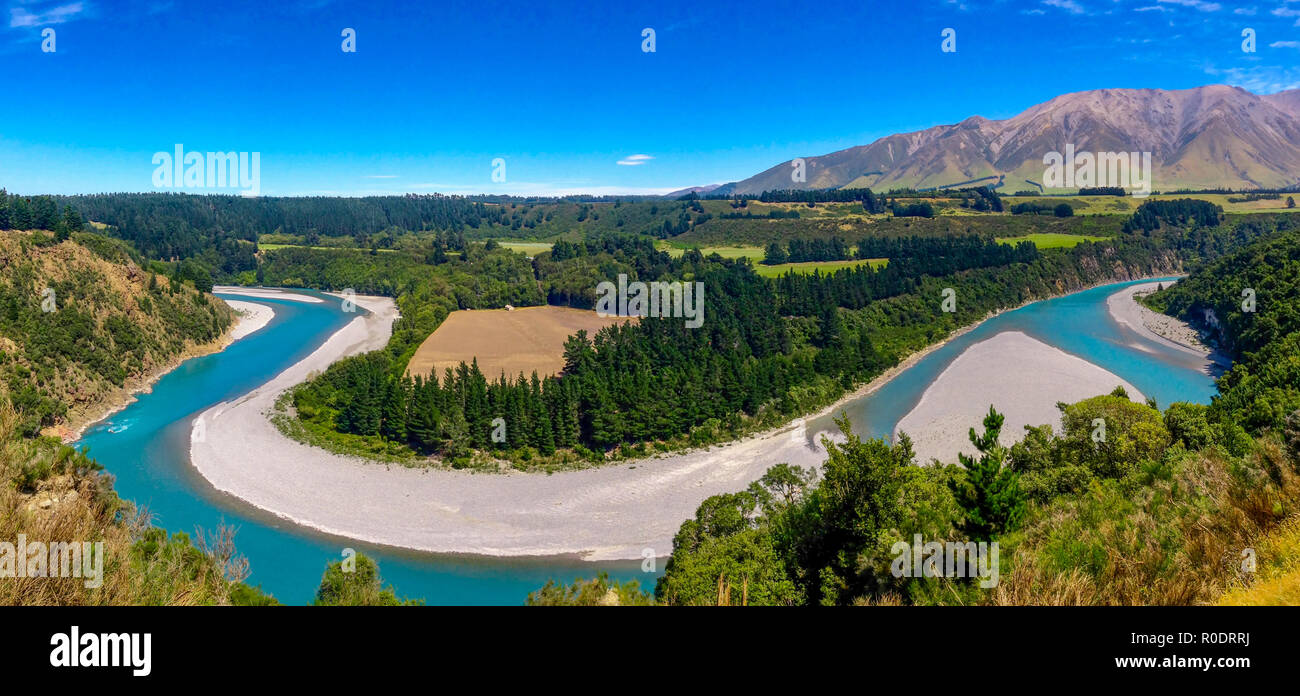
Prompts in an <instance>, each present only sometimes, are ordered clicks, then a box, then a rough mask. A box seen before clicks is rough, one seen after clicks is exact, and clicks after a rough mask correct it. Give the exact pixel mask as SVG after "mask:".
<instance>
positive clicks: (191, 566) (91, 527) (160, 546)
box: [0, 395, 248, 606]
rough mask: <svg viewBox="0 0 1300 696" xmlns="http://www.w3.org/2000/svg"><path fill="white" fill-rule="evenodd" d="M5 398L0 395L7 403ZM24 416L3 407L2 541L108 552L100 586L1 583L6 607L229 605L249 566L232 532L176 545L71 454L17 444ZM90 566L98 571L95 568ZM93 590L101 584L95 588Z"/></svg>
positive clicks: (29, 580)
mask: <svg viewBox="0 0 1300 696" xmlns="http://www.w3.org/2000/svg"><path fill="white" fill-rule="evenodd" d="M0 396H2V395H0ZM17 421H18V417H17V414H16V413H15V412H14V410H13V408H12V406H10V404H9V403H8V402H7V401H0V541H4V542H8V543H10V544H15V545H16V544H17V542H18V539H19V535H23V536H24V537H25V539H26V542H27V543H28V544H31V543H33V542H41V543H44V544H49V543H57V542H76V543H81V542H89V543H91V544H95V543H102V544H103V546H102V549H103V553H102V575H101V576H100V578H99V583H98V586H97V587H87V580H88V579H87V578H85V577H58V578H53V577H24V578H19V577H7V578H3V579H0V604H2V605H76V606H84V605H138V604H228V603H229V602H230V595H231V591H232V589H233V587H234V583H235V582H238V581H242V580H243V579H244V578H245V577H246V576H247V570H248V568H247V561H246V560H243V559H242V558H241V557H239V556H238V555H237V554H236V553H235V551H234V543H233V536H234V532H233V530H231V529H230V528H228V527H224V526H223V527H221V528H219V529H218V530H216V531H215V532H213V533H212V534H210V535H204V534H202V533H200V535H199V536H200V539H201V542H200V548H198V549H196V548H194V546H192V545H190V543H189V541H188V538H187V537H185V535H177V536H174V537H171V538H168V537H167V536H166V533H165V532H163V531H162V530H160V529H157V528H153V527H151V526H150V524H149V515H148V513H146V512H144V511H140V510H136V509H134V508H133V506H131V505H129V504H127V503H124V502H122V501H121V500H120V499H119V498H118V497H117V495H116V494H115V493H114V492H113V490H112V482H111V479H110V478H109V477H107V476H105V475H103V474H101V473H99V472H98V471H95V469H94V466H93V464H91V463H90V462H89V460H87V459H85V458H84V457H82V456H81V455H79V454H77V453H76V452H74V451H73V450H72V449H71V448H68V447H65V446H62V445H60V444H58V443H57V442H55V441H53V440H50V439H43V440H32V439H23V438H19V437H16V436H15V432H14V429H15V426H16V424H17ZM92 567H93V564H92ZM90 584H92V585H93V584H96V583H95V582H93V581H91V583H90Z"/></svg>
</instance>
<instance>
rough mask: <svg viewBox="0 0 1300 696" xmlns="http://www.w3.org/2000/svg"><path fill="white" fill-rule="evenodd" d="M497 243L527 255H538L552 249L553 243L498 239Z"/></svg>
mask: <svg viewBox="0 0 1300 696" xmlns="http://www.w3.org/2000/svg"><path fill="white" fill-rule="evenodd" d="M497 244H500V245H501V246H503V247H505V248H507V249H509V250H511V251H518V252H522V253H524V254H525V255H527V256H536V255H538V254H540V253H542V252H544V251H550V250H551V246H552V244H551V243H550V242H510V241H503V240H500V239H498V240H497Z"/></svg>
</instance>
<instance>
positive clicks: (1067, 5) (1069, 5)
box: [1043, 0, 1084, 14]
mask: <svg viewBox="0 0 1300 696" xmlns="http://www.w3.org/2000/svg"><path fill="white" fill-rule="evenodd" d="M1043 4H1044V5H1047V6H1048V7H1055V8H1057V9H1061V10H1065V11H1066V12H1069V13H1070V14H1083V13H1084V9H1083V5H1080V4H1079V3H1077V2H1075V1H1074V0H1043Z"/></svg>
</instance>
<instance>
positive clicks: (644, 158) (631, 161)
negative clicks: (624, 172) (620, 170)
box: [618, 155, 654, 167]
mask: <svg viewBox="0 0 1300 696" xmlns="http://www.w3.org/2000/svg"><path fill="white" fill-rule="evenodd" d="M652 159H654V158H653V157H651V156H650V155H631V156H629V157H624V158H623V159H621V160H619V161H618V164H619V166H622V167H639V166H641V165H643V164H645V163H646V162H649V161H650V160H652Z"/></svg>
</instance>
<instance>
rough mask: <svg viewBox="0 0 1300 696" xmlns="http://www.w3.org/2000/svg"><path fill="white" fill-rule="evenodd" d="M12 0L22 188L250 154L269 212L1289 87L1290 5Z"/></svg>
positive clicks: (688, 172) (10, 153)
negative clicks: (1058, 102) (1231, 90)
mask: <svg viewBox="0 0 1300 696" xmlns="http://www.w3.org/2000/svg"><path fill="white" fill-rule="evenodd" d="M3 2H7V5H4V15H3V16H0V21H2V22H3V24H0V65H3V66H4V74H5V75H6V77H7V83H8V85H9V89H8V90H6V93H7V94H6V96H7V99H6V103H5V106H4V107H3V109H0V186H2V187H6V188H8V189H9V190H10V191H14V192H19V193H24V194H35V193H90V192H101V191H149V190H155V189H154V187H153V182H152V174H153V172H154V168H155V167H154V165H153V163H152V161H151V158H152V155H153V153H155V152H159V151H167V152H170V151H171V150H172V149H173V147H174V145H175V144H177V143H180V144H183V145H184V146H185V148H186V149H187V150H193V151H218V150H219V151H245V152H260V153H261V192H262V194H263V195H365V194H376V193H378V194H382V193H405V192H415V193H431V192H435V191H438V192H443V193H475V192H477V193H513V194H555V193H571V192H587V193H596V194H600V193H661V192H666V191H669V190H672V189H676V188H680V187H684V186H689V185H696V184H707V183H721V182H726V181H733V180H737V179H741V178H744V177H747V176H749V175H752V174H754V173H756V172H758V171H761V170H763V169H766V168H768V167H770V166H772V165H774V164H777V163H779V162H781V161H784V160H787V159H790V158H792V157H799V156H809V155H818V154H824V153H826V152H831V151H834V150H837V149H841V148H844V147H849V146H852V145H860V144H865V143H868V142H870V141H872V140H874V139H876V138H878V137H881V136H884V135H888V134H890V133H894V132H900V131H909V130H917V129H920V128H925V127H929V126H932V125H936V124H943V123H954V122H957V121H960V120H962V119H964V118H966V117H968V116H971V115H974V114H979V115H982V116H985V117H988V118H995V119H996V118H1006V117H1009V116H1012V115H1015V114H1016V113H1018V112H1020V111H1022V110H1024V109H1025V108H1027V107H1029V106H1032V105H1033V104H1036V103H1039V102H1042V101H1046V100H1047V99H1050V98H1051V97H1054V96H1056V95H1058V94H1062V93H1066V92H1075V91H1080V90H1086V89H1096V88H1103V87H1158V88H1165V89H1181V88H1189V87H1196V86H1200V85H1205V84H1214V83H1227V84H1234V85H1239V86H1242V87H1245V88H1247V89H1250V90H1251V91H1255V92H1276V91H1280V90H1283V89H1293V88H1297V87H1300V0H1288V1H1282V2H1228V1H1226V0H1225V1H1223V2H1208V1H1204V0H1014V1H1013V0H888V1H886V2H877V1H872V2H864V1H862V0H858V1H856V2H843V3H838V2H816V3H812V2H806V1H796V2H764V1H762V0H757V1H746V2H744V3H740V2H733V3H718V2H712V3H709V2H698V1H696V2H690V3H686V2H676V1H673V2H655V3H648V2H647V3H626V2H617V1H616V2H610V3H601V2H591V1H590V0H584V1H583V2H568V1H562V2H541V1H538V0H533V1H531V2H497V1H496V0H473V1H472V2H461V1H459V0H435V1H430V2H404V3H389V2H383V1H380V2H349V1H344V0H336V1H329V0H314V1H304V2H294V1H293V0H285V1H284V2H282V3H270V2H265V3H264V2H248V3H244V2H229V3H221V4H215V3H200V2H187V1H182V0H175V1H174V2H167V1H164V0H139V1H133V0H118V1H116V2H108V1H106V0H80V1H69V0H55V1H53V2H49V1H43V0H0V3H3ZM266 5H276V6H275V7H268V6H266ZM347 27H350V28H353V29H355V30H356V33H357V45H356V47H357V50H356V52H355V53H344V52H343V51H342V50H341V44H342V41H343V38H342V37H341V33H342V31H343V29H344V28H347ZM646 27H650V28H653V29H654V30H655V33H656V36H655V38H656V46H655V48H656V50H655V52H653V53H645V52H643V51H642V50H641V49H642V30H643V29H644V28H646ZM947 27H951V28H953V29H955V30H956V32H957V52H956V53H943V52H941V51H940V44H941V41H942V37H941V35H940V34H941V32H942V30H943V29H944V28H947ZM1246 27H1250V28H1253V29H1254V30H1255V31H1256V33H1257V52H1256V53H1253V54H1249V53H1245V52H1243V51H1242V35H1241V32H1242V29H1243V28H1246ZM46 28H49V29H53V30H54V31H55V41H56V43H55V52H53V53H44V52H42V51H41V46H42V30H44V29H46ZM634 156H640V157H634ZM498 157H499V158H503V159H504V160H505V162H506V171H505V173H506V177H505V179H506V180H505V181H504V182H494V181H493V180H492V178H491V174H492V167H491V163H492V160H493V159H495V158H498ZM620 162H622V164H620Z"/></svg>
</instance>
